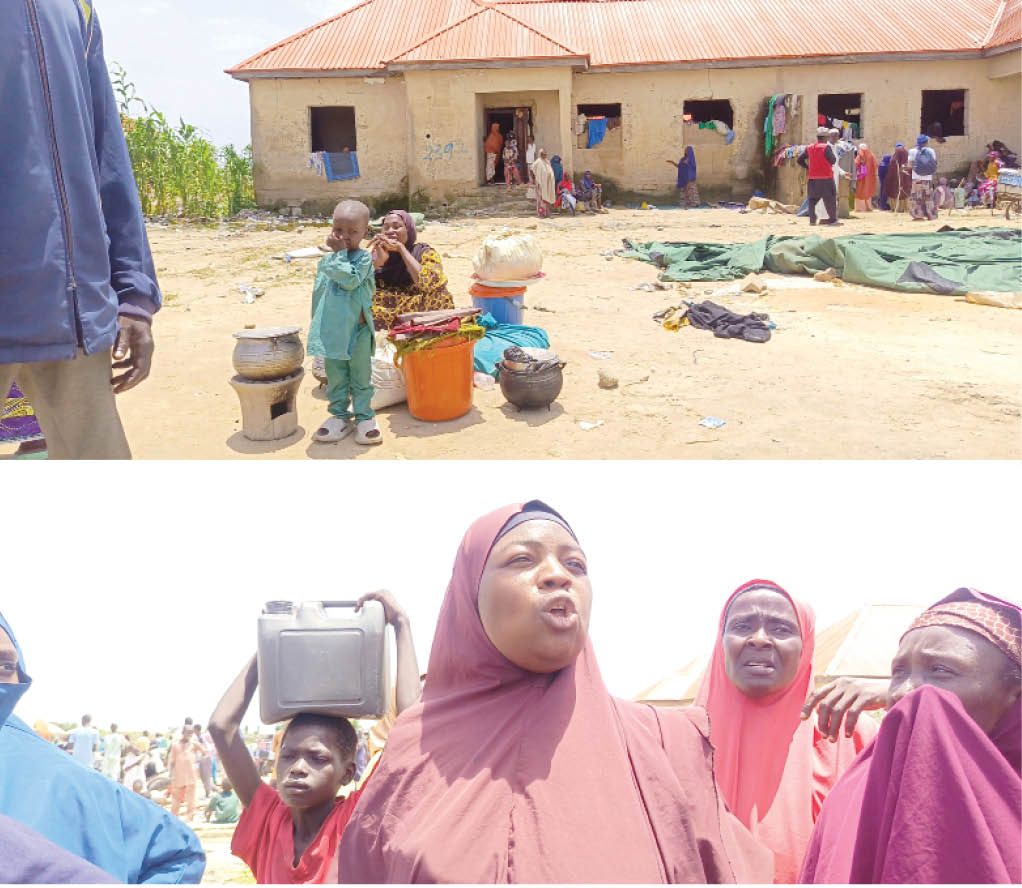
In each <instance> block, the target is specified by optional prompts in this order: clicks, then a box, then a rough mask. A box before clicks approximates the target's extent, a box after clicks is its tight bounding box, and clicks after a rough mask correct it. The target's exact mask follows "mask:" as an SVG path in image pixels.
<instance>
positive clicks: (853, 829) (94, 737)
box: [0, 501, 1022, 884]
mask: <svg viewBox="0 0 1022 888" xmlns="http://www.w3.org/2000/svg"><path fill="white" fill-rule="evenodd" d="M369 599H373V600H375V601H377V602H379V603H380V604H381V605H382V606H383V608H384V615H385V620H386V621H387V623H388V624H389V625H391V626H392V627H393V629H394V636H395V648H396V651H397V671H396V681H395V687H394V694H393V700H394V705H393V712H392V713H388V714H387V716H386V718H385V719H381V721H380V722H377V723H376V724H375V725H374V726H373V731H374V732H375V731H378V730H379V729H380V726H381V724H382V726H383V727H382V732H381V733H378V734H377V736H376V738H375V740H374V739H372V735H370V736H369V737H367V736H366V735H365V733H364V732H359V731H358V730H357V729H356V726H355V725H354V724H352V723H351V722H349V721H348V720H347V719H344V718H339V717H334V716H331V715H326V714H324V713H322V712H299V713H297V714H296V715H295V716H294V717H293V718H291V719H290V721H288V722H287V724H286V725H284V726H282V727H281V728H280V729H278V730H277V731H276V733H275V735H274V736H273V737H272V738H271V737H263V738H260V739H259V740H256V741H255V742H253V741H252V740H246V738H245V737H244V734H243V732H242V729H241V719H242V717H243V716H244V714H245V712H246V711H247V709H248V707H249V705H250V703H251V702H252V700H253V697H254V694H255V692H256V689H257V684H258V669H257V658H256V657H252V658H251V659H250V660H249V662H248V663H246V665H245V666H244V668H243V669H242V671H241V672H240V673H239V675H238V676H237V678H235V679H234V681H233V682H232V683H231V684H230V686H229V687H228V689H227V691H226V692H225V693H224V696H223V698H222V699H221V701H220V703H219V704H218V705H217V707H216V709H215V710H214V712H213V714H212V716H211V717H210V725H209V727H208V729H207V730H203V729H202V728H201V726H199V725H196V724H192V723H190V722H188V721H187V720H186V722H185V724H183V725H182V727H181V728H180V730H178V731H175V732H174V733H173V734H171V733H169V732H168V733H166V734H160V735H153V736H152V737H151V738H150V739H149V745H150V749H155V750H158V751H159V759H160V760H161V761H165V762H166V764H167V767H168V768H169V774H167V775H166V776H167V780H166V784H165V787H166V788H165V789H164V790H162V792H161V795H160V796H159V797H157V792H158V791H157V790H156V789H155V787H154V786H153V780H150V781H149V782H148V784H147V785H146V786H145V788H144V789H142V791H141V792H140V791H139V781H137V780H133V789H132V790H129V789H128V788H127V787H126V786H125V785H124V781H125V780H126V779H127V776H128V774H127V772H128V771H129V770H130V768H133V767H138V766H139V764H141V765H142V767H143V770H144V769H145V768H146V767H147V766H148V764H151V763H153V764H154V763H155V762H145V761H144V759H143V760H138V761H137V760H136V758H137V756H132V758H131V759H130V762H131V766H130V767H129V764H128V763H129V756H130V755H132V750H135V752H139V751H140V750H141V749H142V748H143V747H144V746H145V738H148V737H150V735H149V734H147V733H145V732H143V733H141V734H135V735H131V734H127V735H123V734H122V733H121V732H120V731H119V730H118V728H117V726H116V725H111V728H110V730H109V731H108V732H105V733H104V734H103V735H102V736H100V735H99V732H96V731H95V730H94V729H93V728H92V725H91V719H90V718H88V717H85V718H83V719H82V724H81V726H80V727H79V728H76V729H75V730H74V731H73V732H71V734H69V735H68V740H67V741H66V744H65V745H66V746H67V751H66V752H65V751H61V750H60V749H58V748H57V747H56V746H55V745H54V743H53V742H52V741H48V740H46V739H45V738H44V737H42V736H40V734H39V733H38V732H35V731H32V729H31V728H29V727H28V726H27V725H26V724H25V723H24V722H22V721H20V720H19V719H18V717H17V716H16V715H14V714H13V709H14V707H15V705H16V703H17V701H18V698H19V697H20V696H21V695H22V694H23V693H24V692H25V690H27V689H28V687H29V685H30V684H31V679H30V677H29V676H28V674H27V672H26V671H25V669H26V667H25V665H24V664H25V661H24V657H23V656H22V653H21V649H20V648H19V647H18V644H17V641H16V639H15V637H14V633H13V630H12V629H11V628H10V626H9V624H8V623H6V622H5V621H4V620H3V618H2V616H0V718H2V721H0V726H2V729H0V816H5V817H7V818H10V819H11V820H14V821H17V822H18V823H17V825H15V826H11V824H8V823H6V822H5V821H3V820H0V847H6V845H5V844H4V843H8V844H10V843H14V842H22V841H23V840H24V841H29V844H30V846H31V847H34V848H35V849H36V850H35V852H33V853H34V854H35V856H34V857H30V858H26V859H30V860H31V861H35V862H38V860H39V859H40V855H43V859H44V860H45V861H46V862H49V861H50V860H51V858H50V857H48V856H45V854H44V853H43V851H41V850H40V849H41V848H45V847H46V846H45V845H40V844H39V842H41V841H45V842H49V843H54V844H57V845H59V846H60V847H61V848H62V849H63V850H64V851H66V852H69V853H70V854H73V855H77V856H78V857H79V858H81V860H82V861H83V865H84V864H85V863H87V864H91V865H93V866H98V867H100V868H101V869H102V870H104V871H105V872H107V873H109V874H110V875H111V876H112V877H113V878H114V879H119V880H122V881H127V882H139V881H168V880H169V881H179V882H190V881H197V880H198V878H199V877H201V874H202V860H203V857H202V851H201V846H200V845H199V843H198V840H197V839H196V837H195V835H194V833H193V832H192V831H191V829H189V828H188V827H187V825H186V823H185V822H183V821H182V819H180V817H179V816H175V814H177V815H180V814H181V805H182V804H183V805H184V806H185V810H184V814H183V818H184V821H190V820H191V819H192V817H193V816H195V808H194V803H193V802H191V798H192V796H193V794H194V792H195V791H196V790H197V789H198V785H199V784H200V783H201V784H202V786H203V791H204V792H205V793H206V804H205V812H204V816H205V817H207V818H209V819H214V818H233V816H234V815H235V814H238V813H239V806H240V808H241V811H240V816H239V819H238V824H237V827H236V829H235V831H234V834H233V838H232V850H233V852H234V853H235V854H236V855H237V856H238V857H240V858H241V859H242V860H244V861H245V862H246V863H247V864H248V865H249V867H250V868H251V869H252V872H253V873H254V874H255V877H256V879H257V881H259V882H261V883H267V882H269V883H300V882H316V883H322V882H338V881H339V882H343V883H383V882H417V881H428V882H465V883H483V884H489V883H506V882H529V883H544V882H570V883H579V882H608V881H609V882H619V883H636V882H641V883H661V882H694V883H721V882H754V883H764V882H765V883H769V882H771V881H773V882H778V883H791V882H794V881H799V882H803V883H848V882H856V883H858V882H866V883H908V882H919V881H922V882H929V883H948V882H966V883H975V882H990V883H993V882H1008V883H1016V884H1017V883H1018V882H1019V881H1022V847H1020V845H1019V842H1018V836H1019V834H1020V832H1022V811H1020V808H1019V800H1020V798H1022V777H1020V773H1022V672H1020V668H1022V666H1020V663H1022V611H1020V609H1019V607H1018V606H1017V605H1015V604H1013V603H1011V602H1008V601H1004V600H1001V599H998V598H994V597H993V596H990V595H985V594H983V593H981V592H978V591H976V590H973V589H968V588H960V589H957V590H956V591H955V592H953V593H952V594H950V595H947V596H945V597H943V598H941V599H940V600H938V601H937V602H935V603H934V604H933V605H931V606H930V607H929V608H927V609H925V610H924V611H923V612H922V613H921V614H919V616H918V617H916V619H915V620H913V621H912V622H911V624H910V625H908V626H906V627H905V631H904V633H903V635H902V636H901V639H900V642H899V644H898V648H897V650H896V651H895V652H893V659H892V661H891V677H890V679H889V680H886V679H885V680H865V679H861V678H856V677H847V676H846V677H841V678H838V679H835V680H833V681H830V682H828V683H825V684H822V685H820V684H819V683H817V682H816V681H815V680H814V676H813V657H814V651H815V644H816V630H815V619H814V616H813V611H812V609H811V608H810V607H809V606H808V605H807V604H806V603H805V602H804V601H802V600H801V599H800V598H799V597H797V596H795V595H793V594H791V593H789V592H788V591H787V590H786V589H785V588H784V587H782V586H780V585H779V584H777V583H775V582H772V581H769V580H763V579H756V580H752V581H750V582H748V583H745V584H743V585H742V586H740V587H739V588H738V589H736V590H735V591H734V592H733V593H732V594H731V595H729V596H728V597H727V598H726V599H725V600H724V601H723V605H722V609H721V615H720V620H719V623H718V625H717V628H716V631H715V633H714V635H713V653H712V655H711V657H710V660H709V663H708V664H707V667H706V670H705V672H704V675H703V679H702V683H701V688H700V690H699V692H698V694H697V696H696V700H695V703H694V705H691V706H683V707H673V708H664V707H656V706H651V705H648V704H643V703H637V702H633V701H628V700H622V699H619V698H615V697H613V696H611V695H610V693H609V692H608V691H607V688H606V686H605V685H604V683H603V679H602V678H601V674H600V670H599V666H598V663H597V658H596V652H595V649H594V644H593V641H592V638H591V637H590V635H589V620H590V614H591V611H592V607H593V606H594V603H595V602H596V600H597V599H595V598H594V590H593V586H592V582H591V580H590V576H589V570H588V562H587V556H586V553H585V551H584V550H583V548H582V544H581V542H580V541H579V540H578V538H577V537H576V535H575V532H574V530H573V529H572V527H571V525H569V524H568V523H567V521H566V520H565V519H564V518H563V517H562V516H561V515H560V514H558V513H557V512H555V511H554V510H553V509H552V508H550V507H549V506H547V505H545V504H543V503H541V502H537V501H533V502H530V503H526V504H524V505H511V506H507V507H504V508H502V509H498V510H496V511H494V512H492V513H490V514H488V515H484V516H483V517H481V518H479V519H478V520H477V521H475V522H474V523H473V524H472V526H471V527H470V528H469V530H468V531H467V532H466V534H465V536H464V538H463V540H462V543H461V546H460V547H459V549H458V552H457V555H456V558H455V563H454V568H453V571H452V574H451V580H450V582H449V585H448V587H447V591H446V593H445V595H444V597H443V602H442V604H441V606H440V611H439V615H438V618H437V625H436V629H435V634H434V637H433V642H432V646H431V652H430V661H429V667H428V671H427V674H425V675H420V674H419V671H418V666H417V663H416V659H415V651H414V646H413V644H412V639H411V629H410V625H409V621H408V618H407V616H406V615H405V613H404V611H403V610H402V609H401V608H400V606H399V605H398V604H397V602H396V601H395V600H394V598H393V596H391V595H390V593H386V592H377V593H370V594H369V595H366V596H363V598H362V599H361V601H360V602H359V604H360V605H361V603H362V602H364V601H366V600H369ZM870 710H877V711H880V710H886V714H885V715H884V716H883V718H882V719H874V718H873V716H872V715H871V714H870ZM210 740H212V745H210V742H209V741H210ZM363 744H364V748H361V749H360V746H362V745H363ZM68 753H70V754H68ZM76 758H77V759H79V761H75V760H74V759H76ZM207 758H208V759H209V772H208V773H209V785H208V786H207V784H206V782H205V781H204V776H205V773H206V772H204V769H203V762H204V761H205V760H206V759H207ZM220 769H222V770H223V772H224V775H223V776H225V777H226V778H227V781H226V782H225V781H224V780H223V777H221V779H220V785H219V786H217V785H216V784H215V782H214V781H215V778H216V777H218V776H220V773H219V772H220ZM101 771H106V774H107V775H109V776H105V775H104V774H103V773H100V772H101ZM114 775H117V776H118V777H119V779H120V781H121V783H117V782H115V780H114ZM158 776H159V775H158ZM594 781H596V782H595V783H594ZM142 794H148V797H149V798H148V800H146V799H144V798H141V797H140V796H141V795H142ZM153 801H156V802H158V804H152V802H153ZM166 808H169V810H166ZM24 829H28V830H34V831H35V832H36V833H38V834H39V836H38V838H34V837H33V836H32V835H31V834H30V835H29V836H27V837H26V836H25V835H24V834H23V832H20V830H24ZM32 842H35V845H31V843H32ZM28 853H29V852H25V854H26V855H28ZM33 865H37V864H33ZM29 871H30V873H32V872H38V870H29ZM15 881H17V879H16V880H15ZM29 881H31V879H29Z"/></svg>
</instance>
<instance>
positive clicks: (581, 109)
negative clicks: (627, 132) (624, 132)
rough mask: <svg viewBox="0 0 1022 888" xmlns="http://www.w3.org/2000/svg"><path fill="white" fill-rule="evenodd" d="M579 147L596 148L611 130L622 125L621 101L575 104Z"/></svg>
mask: <svg viewBox="0 0 1022 888" xmlns="http://www.w3.org/2000/svg"><path fill="white" fill-rule="evenodd" d="M575 112H576V117H575V136H576V138H577V147H579V148H595V147H596V146H597V145H599V144H600V143H601V142H602V141H603V140H604V139H605V138H606V136H607V133H608V132H610V131H611V130H616V129H619V128H620V127H621V103H620V102H616V103H612V104H606V103H605V104H602V105H601V104H589V105H576V106H575Z"/></svg>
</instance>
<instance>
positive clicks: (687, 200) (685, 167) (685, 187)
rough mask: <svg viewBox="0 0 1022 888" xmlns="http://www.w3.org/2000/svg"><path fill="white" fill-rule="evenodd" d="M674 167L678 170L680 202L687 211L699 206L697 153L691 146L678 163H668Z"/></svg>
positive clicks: (671, 161)
mask: <svg viewBox="0 0 1022 888" xmlns="http://www.w3.org/2000/svg"><path fill="white" fill-rule="evenodd" d="M667 162H668V163H669V164H670V165H671V166H672V167H677V168H678V201H679V203H680V204H681V205H682V206H683V207H684V208H685V209H686V210H691V209H693V208H694V207H697V206H699V187H698V186H697V185H696V152H695V150H694V149H693V148H692V146H691V145H689V146H688V147H687V148H686V149H685V154H684V156H683V157H682V158H681V160H679V161H678V162H677V163H675V162H674V161H673V160H669V161H667Z"/></svg>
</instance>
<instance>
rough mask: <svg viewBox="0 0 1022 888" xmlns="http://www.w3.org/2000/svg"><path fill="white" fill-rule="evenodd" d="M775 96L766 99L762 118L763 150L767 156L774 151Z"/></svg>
mask: <svg viewBox="0 0 1022 888" xmlns="http://www.w3.org/2000/svg"><path fill="white" fill-rule="evenodd" d="M776 103H777V96H770V98H769V99H767V111H766V117H764V118H763V152H764V153H765V154H766V156H767V157H770V155H771V154H773V153H774V105H775V104H776Z"/></svg>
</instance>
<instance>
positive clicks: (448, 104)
mask: <svg viewBox="0 0 1022 888" xmlns="http://www.w3.org/2000/svg"><path fill="white" fill-rule="evenodd" d="M920 8H921V7H918V6H913V5H907V6H895V7H892V6H891V4H890V2H889V0H859V2H858V3H857V4H855V6H854V7H849V6H848V4H841V3H825V2H811V3H807V2H806V0H502V2H486V0H363V2H360V3H357V4H356V5H354V6H352V7H350V8H348V9H345V10H344V11H342V12H340V13H339V14H338V15H335V16H333V17H332V18H329V19H327V20H326V21H323V22H319V23H318V24H315V25H313V26H311V27H309V28H306V29H305V30H303V31H300V32H299V33H297V34H294V35H292V36H290V37H287V38H285V39H283V40H281V41H280V42H278V43H275V44H274V45H272V46H270V47H267V48H266V49H264V50H262V51H260V52H258V53H256V54H255V55H253V56H251V57H250V58H248V59H245V60H244V61H242V62H239V63H238V64H237V65H235V66H233V67H232V68H230V69H228V72H227V73H229V74H230V75H231V76H233V77H235V78H237V79H239V80H244V81H247V82H248V84H249V89H250V101H251V109H252V147H253V153H254V158H255V170H256V191H257V196H258V199H259V201H260V203H262V204H264V205H273V204H276V205H281V204H288V203H291V204H297V203H304V204H322V205H326V204H329V203H330V202H331V201H333V200H336V199H337V198H339V197H340V196H342V195H343V196H354V197H359V196H360V197H363V198H365V199H370V200H372V201H373V202H374V203H378V202H381V201H382V202H386V200H387V199H389V200H392V201H402V202H406V201H407V200H408V199H409V198H410V197H413V196H417V197H418V198H423V199H428V200H429V201H432V202H441V201H445V202H448V203H454V202H457V201H459V200H466V199H467V200H472V199H478V198H479V197H480V195H482V194H484V192H481V190H480V189H481V186H482V185H483V183H484V179H485V163H486V158H485V152H484V149H483V140H484V138H485V136H486V133H487V132H488V131H489V129H490V125H491V124H492V123H494V122H496V123H498V124H499V126H500V129H501V131H502V132H503V133H505V134H507V133H509V132H515V133H516V134H517V135H518V137H519V140H520V141H522V143H523V145H524V139H525V137H526V136H527V135H529V134H531V135H532V136H533V137H534V138H535V140H536V143H537V145H539V146H541V147H544V148H546V149H547V152H548V153H549V154H550V155H558V156H560V157H561V158H562V162H563V164H564V166H565V168H566V169H568V170H569V171H571V172H572V173H574V174H575V175H576V176H578V175H580V174H581V173H582V171H583V170H585V169H591V170H592V171H593V172H594V173H595V174H596V176H597V178H603V179H604V180H605V181H607V182H612V183H614V184H616V185H618V186H620V187H622V188H624V189H627V190H629V191H633V192H638V193H645V194H650V195H657V194H660V195H662V194H664V193H666V192H669V191H670V190H671V188H672V186H673V182H674V170H673V168H672V167H670V166H668V165H667V164H666V163H665V161H668V160H677V159H678V157H679V156H680V155H681V154H682V153H683V151H684V148H685V146H687V145H692V146H694V147H695V150H696V155H697V158H698V163H699V183H700V187H701V188H702V189H703V190H704V191H708V192H709V193H714V192H717V193H719V194H722V195H726V194H729V193H733V194H734V195H735V196H742V195H745V196H747V195H748V193H749V192H751V191H752V190H753V189H754V188H757V187H764V186H765V185H767V184H768V183H769V182H770V181H771V179H770V176H771V173H770V171H771V169H772V167H773V164H772V159H773V156H774V155H775V153H776V151H777V150H778V149H779V148H781V147H783V146H784V145H786V144H796V145H797V144H801V143H804V142H805V141H808V140H810V139H811V138H813V135H814V133H815V130H816V127H817V125H818V123H819V122H820V120H821V119H825V120H826V121H827V123H828V124H830V123H835V124H836V125H837V126H838V128H841V129H845V130H846V131H847V132H848V134H849V135H850V136H852V137H853V138H855V139H858V140H863V141H867V142H869V143H870V144H871V147H872V148H873V150H874V152H875V153H876V154H878V155H880V154H883V153H889V152H890V150H891V148H893V145H894V143H895V142H896V141H901V142H906V143H907V142H910V141H913V140H914V138H915V136H916V135H917V134H918V133H919V132H920V131H921V130H931V131H933V132H941V133H942V136H943V138H944V139H945V140H946V141H944V142H941V143H939V144H938V145H936V146H935V147H937V148H938V155H939V158H940V163H941V171H942V172H944V171H945V170H946V171H947V172H949V173H950V172H953V171H954V170H956V169H959V168H963V167H964V166H967V165H968V163H969V162H970V161H971V160H973V159H974V158H976V157H978V156H979V155H980V154H981V153H982V151H983V147H984V145H985V144H986V143H987V142H989V141H991V140H992V139H1000V140H1001V141H1004V142H1006V143H1008V144H1009V146H1011V147H1013V148H1018V147H1019V146H1018V144H1017V142H1018V141H1019V138H1020V130H1022V115H1020V107H1022V0H941V2H940V3H939V4H931V5H929V6H927V7H926V12H925V14H922V13H919V12H917V10H918V9H920ZM853 9H854V11H853ZM917 19H919V23H918V24H917V23H916V20H917ZM774 96H784V97H786V98H785V99H783V100H776V101H775V105H776V106H777V107H778V108H779V109H780V108H783V118H784V119H783V121H780V120H777V118H778V117H779V116H781V114H776V115H774V116H773V117H771V118H770V120H769V124H768V126H767V129H769V133H766V132H765V131H764V124H765V121H766V120H767V116H768V110H769V100H770V99H771V97H774ZM711 122H712V124H713V125H712V126H710V124H711ZM700 124H702V125H701V126H700ZM768 148H769V149H770V150H769V151H768V150H767V149H768ZM524 153H525V152H524V150H523V151H522V155H523V161H522V162H523V163H524ZM324 154H325V155H326V165H325V166H324V164H323V157H324ZM352 155H354V158H353V157H352ZM501 167H502V163H500V164H499V165H498V174H499V173H500V168H501Z"/></svg>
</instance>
